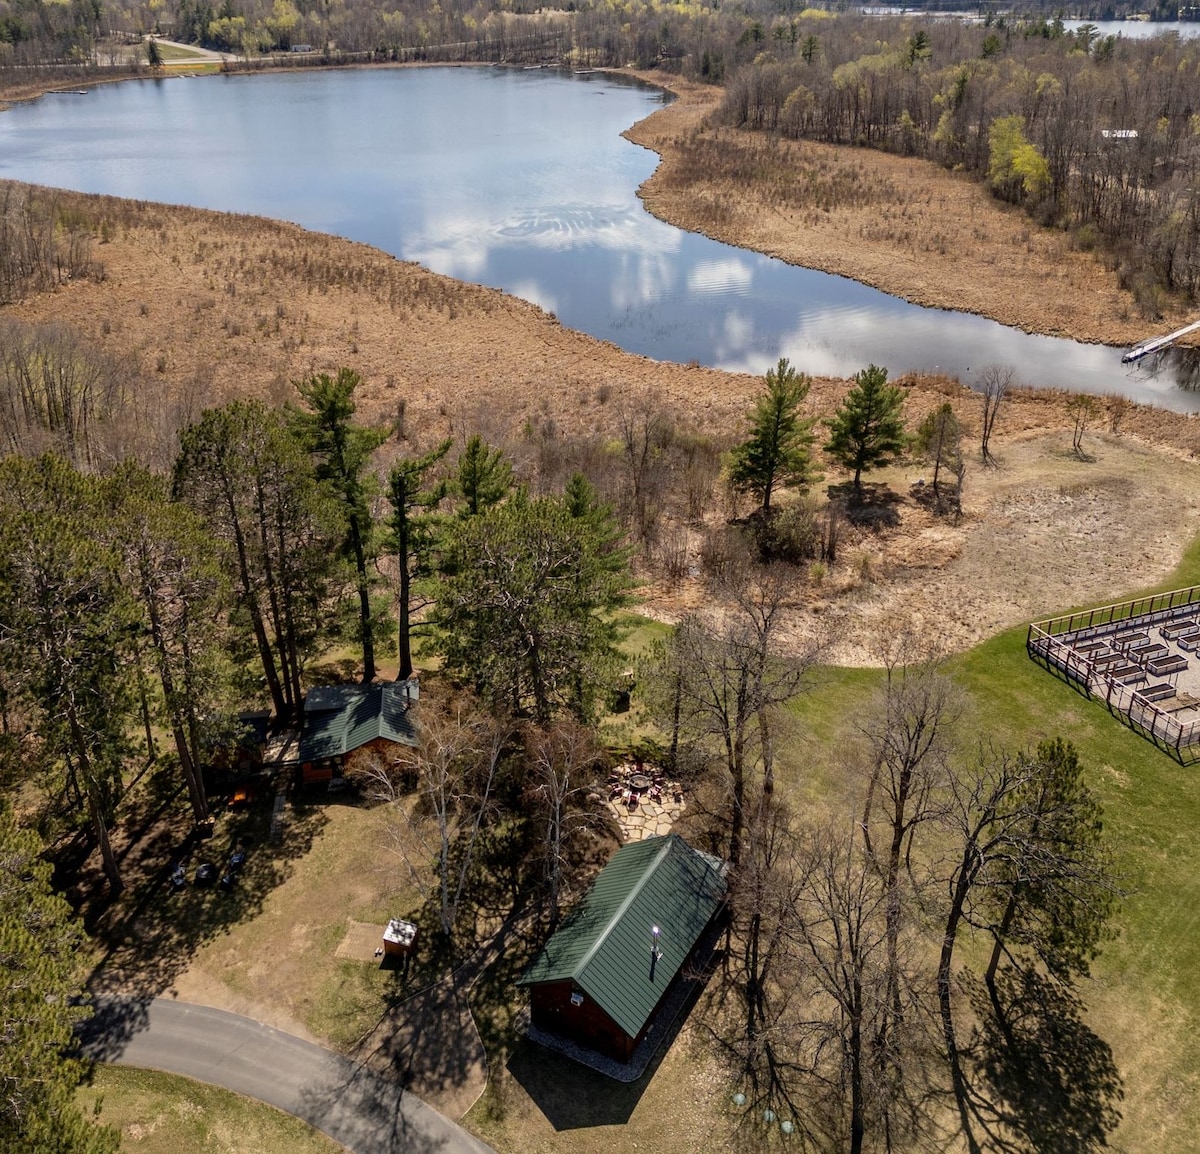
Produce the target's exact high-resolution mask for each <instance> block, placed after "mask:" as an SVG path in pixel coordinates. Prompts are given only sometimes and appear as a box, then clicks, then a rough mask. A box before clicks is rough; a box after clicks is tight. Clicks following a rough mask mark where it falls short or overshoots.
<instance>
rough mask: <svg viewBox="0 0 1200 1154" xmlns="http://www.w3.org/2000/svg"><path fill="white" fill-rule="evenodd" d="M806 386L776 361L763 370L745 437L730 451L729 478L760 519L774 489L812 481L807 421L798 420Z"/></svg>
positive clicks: (802, 378)
mask: <svg viewBox="0 0 1200 1154" xmlns="http://www.w3.org/2000/svg"><path fill="white" fill-rule="evenodd" d="M811 384H812V381H811V380H810V379H809V378H808V377H807V376H805V375H804V374H803V373H798V372H797V371H796V370H795V369H794V368H792V366H791V365H790V364H789V363H788V360H787V358H786V357H781V358H780V360H779V364H778V365H777V366H776V367H775V368H774V369H769V370H768V371H767V376H766V381H765V386H764V389H763V391H762V393H761V394H760V395H759V398H758V400H757V401H756V402H755V406H754V411H753V412H752V413H751V415H750V436H749V438H748V439H747V440H745V441H743V442H742V443H741V444H740V445H738V446H737V448H735V449H734V450H733V462H732V466H731V468H730V480H731V481H732V482H733V485H734V488H736V489H739V490H741V491H742V492H745V493H750V494H752V495H753V496H754V497H755V498H756V499H757V500H758V501H759V502H760V507H761V510H762V514H763V515H764V516H766V515H767V514H769V513H770V511H771V495H772V494H773V493H774V492H775V489H776V488H777V487H778V486H780V485H799V486H804V485H806V484H807V483H808V482H809V480H810V479H811V477H812V454H811V449H812V443H813V434H812V424H813V423H812V421H811V420H804V419H802V418H801V417H800V406H801V405H802V404H803V403H804V398H805V397H807V396H808V390H809V387H810V386H811Z"/></svg>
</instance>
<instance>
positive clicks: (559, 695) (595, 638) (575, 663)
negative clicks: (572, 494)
mask: <svg viewBox="0 0 1200 1154" xmlns="http://www.w3.org/2000/svg"><path fill="white" fill-rule="evenodd" d="M576 507H578V506H576ZM611 542H612V534H611V532H610V531H609V528H608V527H607V526H605V525H603V524H602V523H600V522H599V521H598V520H593V519H592V518H590V517H588V516H573V515H572V513H571V512H570V511H569V510H568V507H567V503H566V502H565V501H563V500H561V499H557V498H551V497H547V498H542V499H539V500H531V499H530V498H529V497H528V496H526V495H525V494H524V493H523V492H520V491H519V492H518V493H517V494H516V495H515V496H514V497H513V498H512V499H511V500H509V501H507V502H505V503H504V504H502V505H496V506H494V507H493V508H491V509H489V510H488V511H487V512H485V513H482V514H480V515H479V516H478V517H471V518H469V519H468V520H466V521H463V522H460V523H459V524H458V525H457V526H456V527H455V529H454V531H453V533H452V535H451V538H450V541H449V544H448V553H449V557H450V560H451V565H450V570H449V572H448V574H447V576H446V578H445V580H444V581H443V583H442V586H441V589H440V591H439V596H438V603H437V608H436V611H435V614H434V621H435V625H436V629H437V639H438V642H439V648H440V649H441V651H442V653H443V655H444V664H443V667H444V668H445V669H446V670H447V671H448V672H449V673H450V674H451V675H452V676H455V677H457V678H459V679H460V680H461V681H463V682H465V683H467V684H468V685H470V686H471V688H472V689H473V690H474V691H475V692H477V693H478V694H479V695H480V696H481V697H483V698H484V699H486V700H487V701H488V702H490V703H491V704H492V706H493V707H494V708H496V709H498V710H501V711H503V712H507V713H511V714H513V715H515V716H521V715H528V716H532V717H533V718H534V719H535V720H536V721H537V722H539V723H540V724H544V723H545V722H547V721H548V720H549V719H550V718H551V717H553V716H554V715H556V714H557V713H559V712H561V711H563V710H566V711H568V712H570V713H571V714H573V715H575V716H576V717H577V718H579V719H580V720H589V719H590V718H591V717H592V715H593V713H594V711H595V705H596V702H597V700H598V698H599V696H600V693H601V690H602V689H603V687H605V686H606V685H607V684H608V683H609V680H610V676H611V673H612V670H613V668H614V666H615V662H616V648H615V646H616V642H617V640H618V638H619V636H620V629H619V626H618V625H617V623H616V622H615V621H614V617H613V612H614V611H615V610H616V609H618V608H619V607H620V606H622V605H624V604H625V603H626V594H627V591H628V588H629V584H630V579H629V574H628V569H627V566H626V565H625V564H624V563H623V562H621V563H619V564H614V556H613V552H612V549H611Z"/></svg>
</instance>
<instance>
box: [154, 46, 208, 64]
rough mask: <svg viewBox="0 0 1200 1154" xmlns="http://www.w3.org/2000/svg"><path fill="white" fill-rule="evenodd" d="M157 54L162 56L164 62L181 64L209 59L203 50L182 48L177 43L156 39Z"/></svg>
mask: <svg viewBox="0 0 1200 1154" xmlns="http://www.w3.org/2000/svg"><path fill="white" fill-rule="evenodd" d="M158 54H159V55H160V56H161V57H162V60H163V63H164V64H183V63H187V62H189V61H200V60H208V59H209V57H207V56H205V55H204V53H203V52H196V51H195V50H194V49H192V48H184V47H181V46H180V45H178V44H164V43H163V42H162V41H161V40H160V41H158Z"/></svg>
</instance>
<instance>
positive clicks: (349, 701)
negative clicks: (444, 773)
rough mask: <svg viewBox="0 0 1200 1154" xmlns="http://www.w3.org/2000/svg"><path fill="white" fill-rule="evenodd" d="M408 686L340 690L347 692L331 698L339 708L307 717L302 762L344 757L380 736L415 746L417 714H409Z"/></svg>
mask: <svg viewBox="0 0 1200 1154" xmlns="http://www.w3.org/2000/svg"><path fill="white" fill-rule="evenodd" d="M405 685H406V683H405V682H392V683H389V684H387V685H368V686H346V687H341V686H339V687H337V688H338V689H339V690H344V691H343V692H340V693H338V694H336V695H330V696H329V701H330V704H332V705H335V706H336V708H331V709H327V710H323V711H320V712H310V713H306V714H305V718H304V732H303V734H302V735H301V737H300V760H301V761H320V760H322V759H323V758H327V757H342V756H344V755H345V754H347V753H352V752H353V751H354V750H356V749H358V748H359V747H360V746H363V745H366V744H367V742H369V741H375V740H376V739H377V738H380V737H382V738H386V739H387V740H388V741H395V742H398V743H399V744H401V745H416V744H417V731H416V727H415V726H414V724H413V722H414V715H413V714H412V713H410V712H409V707H410V706H411V704H412V700H411V699H410V697H409V696H407V695H406V694H405Z"/></svg>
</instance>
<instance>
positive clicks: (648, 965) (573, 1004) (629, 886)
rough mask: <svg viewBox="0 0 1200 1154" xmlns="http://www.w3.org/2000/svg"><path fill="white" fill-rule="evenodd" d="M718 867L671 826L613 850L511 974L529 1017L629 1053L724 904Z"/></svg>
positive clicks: (592, 1045)
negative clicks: (524, 994) (525, 997)
mask: <svg viewBox="0 0 1200 1154" xmlns="http://www.w3.org/2000/svg"><path fill="white" fill-rule="evenodd" d="M724 872H725V870H724V863H722V862H721V861H720V859H718V858H715V857H713V856H711V855H710V854H706V853H701V852H700V851H699V850H695V849H692V847H691V846H689V845H688V844H687V842H685V841H684V840H683V838H681V837H679V836H678V834H668V835H666V836H665V837H655V838H647V839H646V840H644V841H638V842H631V843H630V844H629V845H626V846H624V847H622V848H621V849H620V850H618V851H617V853H616V854H615V855H614V856H613V859H612V861H610V862H609V863H608V865H606V866H605V867H604V869H603V870H601V871H600V875H599V876H598V877H597V878H596V881H595V884H594V885H593V886H592V888H591V889H590V890H589V891H588V892H587V895H586V896H585V897H584V899H583V901H582V902H581V903H580V905H579V907H578V908H577V909H576V910H575V911H574V912H573V913H572V914H571V915H570V917H568V918H567V920H566V921H565V922H564V923H563V924H562V926H561V927H560V928H559V930H558V932H557V933H555V934H554V936H553V937H552V938H551V939H550V940H549V941H548V942H547V943H546V946H545V948H544V949H543V950H542V952H541V953H540V954H539V955H538V957H537V958H536V959H535V961H534V962H533V964H532V965H531V966H530V967H529V969H528V970H527V971H526V972H525V974H524V975H523V976H522V977H521V979H520V981H519V983H518V984H519V985H522V986H528V987H529V996H530V1021H531V1025H532V1026H533V1027H534V1028H535V1029H537V1030H544V1031H547V1032H548V1033H550V1034H554V1035H556V1036H558V1037H560V1038H564V1039H566V1040H568V1041H571V1042H574V1043H575V1044H576V1045H578V1046H581V1047H583V1048H584V1049H586V1050H592V1051H596V1052H598V1053H600V1054H603V1055H604V1056H605V1057H608V1058H612V1059H615V1060H616V1061H618V1062H628V1061H629V1060H630V1058H631V1057H632V1056H633V1052H634V1050H636V1049H637V1046H638V1043H639V1042H641V1040H642V1039H643V1038H644V1037H645V1036H646V1034H647V1032H648V1031H649V1029H650V1028H651V1026H652V1025H653V1022H654V1018H655V1012H656V1011H657V1010H658V1008H659V1006H660V1005H661V1004H662V1002H663V999H664V998H665V997H666V995H667V993H668V991H669V990H670V989H671V987H672V985H673V984H674V982H675V981H676V979H677V978H678V976H679V974H680V972H681V971H682V970H683V967H684V963H685V962H686V961H687V959H688V957H689V956H690V955H691V953H692V951H693V949H694V948H695V946H696V944H697V942H699V941H700V939H701V938H702V937H703V936H704V932H705V930H706V929H707V928H708V927H709V925H710V924H711V923H712V922H713V920H714V918H715V917H716V916H717V914H718V913H719V912H720V910H721V909H722V907H723V905H724V902H725V877H724Z"/></svg>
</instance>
